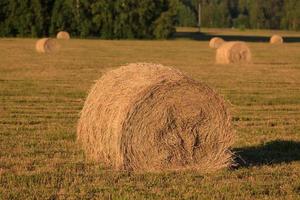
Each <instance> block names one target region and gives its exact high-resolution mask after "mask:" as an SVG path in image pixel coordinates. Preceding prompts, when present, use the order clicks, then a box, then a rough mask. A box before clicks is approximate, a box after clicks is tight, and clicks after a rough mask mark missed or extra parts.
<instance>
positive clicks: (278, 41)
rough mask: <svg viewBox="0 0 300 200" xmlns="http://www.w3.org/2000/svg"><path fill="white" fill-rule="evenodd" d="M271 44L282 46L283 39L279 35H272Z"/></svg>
mask: <svg viewBox="0 0 300 200" xmlns="http://www.w3.org/2000/svg"><path fill="white" fill-rule="evenodd" d="M270 43H271V44H282V43H283V38H282V37H281V36H280V35H273V36H272V37H271V39H270Z"/></svg>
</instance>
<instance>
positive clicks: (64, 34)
mask: <svg viewBox="0 0 300 200" xmlns="http://www.w3.org/2000/svg"><path fill="white" fill-rule="evenodd" d="M56 38H57V39H62V40H69V39H70V34H69V33H68V32H66V31H60V32H58V33H57V36H56Z"/></svg>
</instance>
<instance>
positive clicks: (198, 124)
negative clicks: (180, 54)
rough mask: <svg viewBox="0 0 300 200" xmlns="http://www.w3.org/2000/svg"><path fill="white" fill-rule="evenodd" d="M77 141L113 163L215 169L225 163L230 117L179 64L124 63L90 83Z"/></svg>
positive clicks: (138, 168)
mask: <svg viewBox="0 0 300 200" xmlns="http://www.w3.org/2000/svg"><path fill="white" fill-rule="evenodd" d="M77 141H78V142H79V144H81V146H82V148H83V149H84V151H85V153H86V156H87V158H89V159H92V160H94V161H98V162H100V163H102V164H103V165H104V166H109V167H112V168H114V169H117V170H129V171H163V170H181V169H196V170H201V171H205V172H206V171H214V170H217V169H220V168H223V167H226V166H229V165H230V164H231V161H232V159H231V156H232V153H231V152H230V150H229V147H230V146H231V145H232V143H233V132H232V129H231V117H230V115H229V113H228V110H227V107H226V104H225V102H224V100H223V99H222V97H221V96H219V95H218V94H217V93H216V92H215V91H214V90H212V89H211V88H209V87H208V86H207V85H205V84H203V83H199V82H196V81H194V80H192V79H191V78H189V77H187V76H186V75H184V74H182V73H181V72H179V71H178V70H175V69H173V68H169V67H164V66H162V65H155V64H146V63H139V64H130V65H128V66H123V67H120V68H118V69H116V70H113V71H111V72H108V73H106V74H105V75H103V76H102V78H101V79H100V80H98V81H97V82H96V84H95V85H94V86H93V88H92V89H91V91H90V93H89V95H88V97H87V99H86V102H85V104H84V107H83V110H82V112H81V117H80V119H79V123H78V127H77Z"/></svg>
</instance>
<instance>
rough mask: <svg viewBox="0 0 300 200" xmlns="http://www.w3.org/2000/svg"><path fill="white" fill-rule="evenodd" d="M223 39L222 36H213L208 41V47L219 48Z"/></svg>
mask: <svg viewBox="0 0 300 200" xmlns="http://www.w3.org/2000/svg"><path fill="white" fill-rule="evenodd" d="M224 42H225V41H224V40H223V39H222V38H219V37H214V38H212V39H211V40H210V41H209V47H210V48H212V49H217V48H219V47H220V46H221V45H222V44H223V43H224Z"/></svg>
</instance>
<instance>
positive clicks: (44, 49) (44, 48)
mask: <svg viewBox="0 0 300 200" xmlns="http://www.w3.org/2000/svg"><path fill="white" fill-rule="evenodd" d="M35 49H36V51H37V52H38V53H51V52H55V51H57V50H58V49H59V45H58V43H57V42H56V41H55V40H53V39H50V38H43V39H39V40H38V41H37V42H36V45H35Z"/></svg>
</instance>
